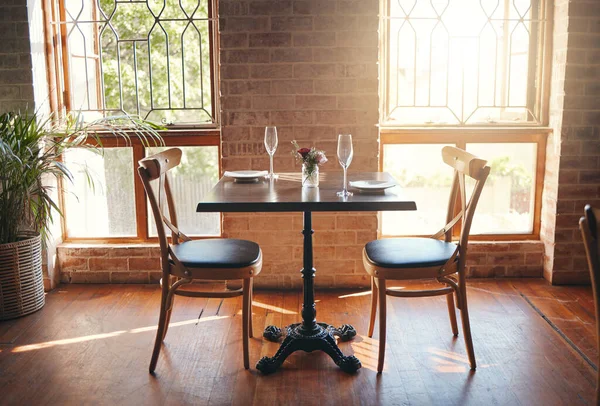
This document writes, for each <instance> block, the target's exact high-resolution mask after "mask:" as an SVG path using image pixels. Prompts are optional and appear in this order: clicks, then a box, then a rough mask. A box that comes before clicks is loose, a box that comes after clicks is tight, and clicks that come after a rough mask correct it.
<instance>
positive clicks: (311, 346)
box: [256, 212, 362, 374]
mask: <svg viewBox="0 0 600 406" xmlns="http://www.w3.org/2000/svg"><path fill="white" fill-rule="evenodd" d="M311 217H312V216H311V212H304V230H303V231H302V234H304V268H303V269H302V278H303V280H304V283H303V290H304V301H303V304H302V323H296V324H292V325H290V326H288V327H287V334H286V336H285V339H284V340H283V342H282V343H281V346H280V347H279V350H277V353H276V354H275V355H274V356H273V357H263V358H261V359H260V361H258V363H257V364H256V369H258V370H259V371H260V372H262V373H263V374H270V373H273V372H275V371H276V370H277V368H279V367H280V366H281V364H283V362H284V361H285V359H286V358H287V357H288V356H289V355H290V354H292V353H293V352H295V351H298V350H302V351H306V352H312V351H316V350H319V351H323V352H325V353H326V354H327V355H329V356H330V357H331V358H332V359H333V362H335V363H336V365H337V366H339V367H340V368H341V369H342V371H344V372H348V373H353V372H356V371H357V370H358V369H360V367H361V366H362V365H361V364H360V361H359V360H358V358H356V357H355V356H354V355H350V356H345V355H344V354H343V353H342V351H341V350H340V349H339V347H338V345H337V343H336V341H335V336H338V337H340V339H341V340H342V341H348V340H351V339H352V338H353V337H354V336H355V335H356V330H355V329H354V327H352V326H351V325H349V324H344V325H342V326H341V327H340V328H339V329H337V328H335V327H333V326H330V325H328V324H326V323H317V321H316V316H317V309H316V306H315V288H314V278H315V272H316V271H315V268H313V252H312V234H313V233H314V231H313V230H312V218H311ZM263 336H264V337H265V338H266V339H268V340H270V341H277V340H278V339H279V338H280V337H281V336H282V332H281V329H279V328H278V327H276V326H268V327H267V328H266V329H265V331H264V333H263Z"/></svg>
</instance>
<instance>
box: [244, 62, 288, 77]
mask: <svg viewBox="0 0 600 406" xmlns="http://www.w3.org/2000/svg"><path fill="white" fill-rule="evenodd" d="M250 77H252V78H265V79H285V78H291V77H292V65H289V64H288V65H265V66H263V65H253V66H251V68H250Z"/></svg>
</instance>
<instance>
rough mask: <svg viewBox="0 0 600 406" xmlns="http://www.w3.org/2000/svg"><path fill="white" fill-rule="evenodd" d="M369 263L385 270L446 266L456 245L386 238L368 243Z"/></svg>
mask: <svg viewBox="0 0 600 406" xmlns="http://www.w3.org/2000/svg"><path fill="white" fill-rule="evenodd" d="M365 250H366V252H367V256H368V258H369V261H371V263H373V264H374V265H375V266H380V267H383V268H426V267H430V266H438V265H439V266H442V265H444V264H445V263H446V262H447V261H448V260H449V259H450V257H452V254H454V251H455V250H456V244H454V243H451V242H445V241H440V240H436V239H433V238H385V239H382V240H375V241H371V242H369V243H367V245H366V247H365Z"/></svg>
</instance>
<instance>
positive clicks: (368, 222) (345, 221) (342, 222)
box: [336, 215, 377, 230]
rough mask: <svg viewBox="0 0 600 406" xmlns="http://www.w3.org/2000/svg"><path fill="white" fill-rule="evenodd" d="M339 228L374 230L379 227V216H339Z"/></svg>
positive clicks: (337, 220) (337, 224) (337, 222)
mask: <svg viewBox="0 0 600 406" xmlns="http://www.w3.org/2000/svg"><path fill="white" fill-rule="evenodd" d="M336 227H337V229H339V230H372V229H375V228H377V217H374V216H348V215H346V216H339V217H337V219H336Z"/></svg>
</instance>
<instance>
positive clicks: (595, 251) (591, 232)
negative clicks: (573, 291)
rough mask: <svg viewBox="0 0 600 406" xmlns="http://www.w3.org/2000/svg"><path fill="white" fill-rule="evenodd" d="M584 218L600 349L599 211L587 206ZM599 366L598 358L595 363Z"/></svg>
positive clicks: (599, 385) (599, 380)
mask: <svg viewBox="0 0 600 406" xmlns="http://www.w3.org/2000/svg"><path fill="white" fill-rule="evenodd" d="M584 214H585V216H584V217H582V218H581V219H580V220H579V229H580V230H581V234H582V236H583V244H584V245H585V254H586V256H587V261H588V266H589V268H590V278H591V280H592V292H593V293H594V307H595V310H596V340H597V341H596V343H597V345H598V348H600V320H599V316H600V297H599V296H598V295H599V294H600V238H599V235H598V234H599V232H600V210H599V209H594V208H592V207H591V206H590V205H589V204H588V205H587V206H585V209H584ZM596 362H597V363H598V365H600V357H599V359H598V360H597V361H596ZM596 405H600V374H596Z"/></svg>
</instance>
